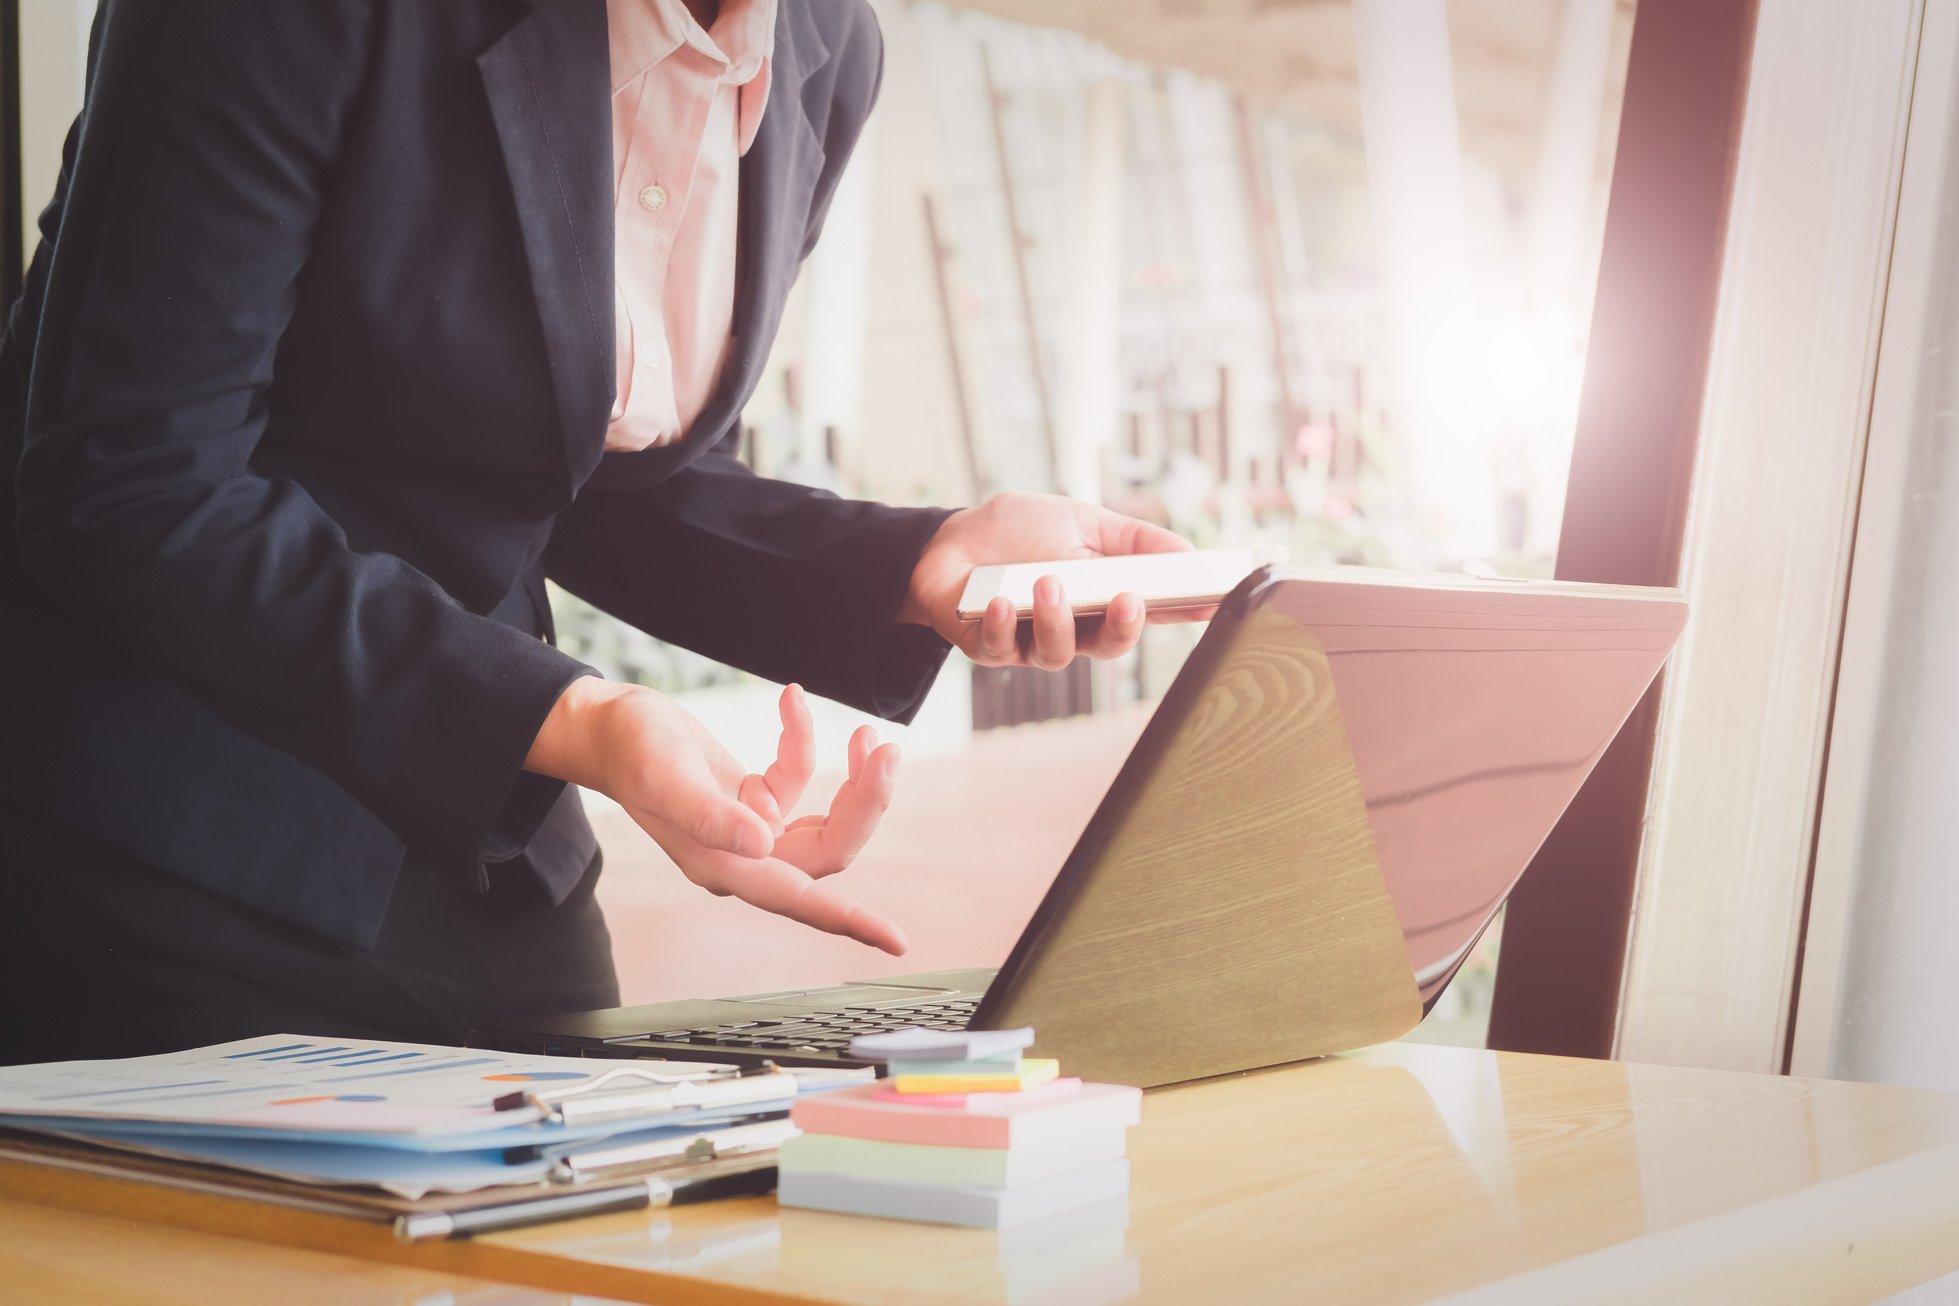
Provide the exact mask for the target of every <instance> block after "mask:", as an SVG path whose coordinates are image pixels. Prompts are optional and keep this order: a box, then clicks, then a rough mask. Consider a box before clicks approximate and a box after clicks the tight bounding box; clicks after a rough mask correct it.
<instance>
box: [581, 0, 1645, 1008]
mask: <svg viewBox="0 0 1959 1306" xmlns="http://www.w3.org/2000/svg"><path fill="white" fill-rule="evenodd" d="M874 7H875V8H876V9H877V12H878V17H879V19H880V21H881V24H882V26H883V29H884V36H885V43H886V60H885V71H884V83H883V92H882V97H881V99H880V102H879V105H878V109H877V112H876V114H875V115H874V116H873V118H872V123H871V129H870V131H869V133H868V135H867V136H866V138H865V140H864V142H863V143H862V145H860V147H859V149H858V152H857V154H856V155H855V156H854V157H853V159H852V161H851V164H850V168H849V170H848V172H847V173H846V175H845V178H844V181H843V184H842V189H841V191H840V192H839V194H838V196H837V199H836V201H835V203H834V205H833V207H832V209H831V212H830V216H829V219H828V221H827V224H826V227H825V230H824V234H823V239H822V242H821V243H820V244H819V245H818V247H817V249H816V252H815V253H814V254H813V255H812V256H811V258H810V260H809V262H808V263H807V264H806V266H805V268H804V272H803V276H802V279H801V282H800V283H799V285H798V288H797V291H796V295H795V298H794V299H793V300H792V301H791V303H790V306H789V309H788V311H787V313H786V314H785V317H784V326H783V330H782V334H781V336H780V338H779V340H778V342H777V346H776V349H775V351H774V354H773V357H772V359H771V362H770V371H769V376H768V378H767V380H766V381H765V382H764V383H763V385H762V386H761V388H760V390H759V391H758V393H757V396H756V399H755V400H754V402H753V403H752V404H751V405H750V407H749V409H748V412H747V414H746V419H745V420H746V426H747V434H746V443H745V456H746V457H747V459H748V460H749V461H750V463H751V464H752V465H753V466H754V467H755V468H756V469H757V470H758V471H760V472H762V473H764V474H766V475H770V476H778V477H784V478H787V479H791V480H796V481H802V482H805V483H808V484H812V485H820V486H823V487H826V488H829V489H832V490H835V491H836V492H837V493H839V494H843V495H847V496H852V497H864V498H874V499H881V500H885V501H887V502H892V503H906V504H949V505H956V504H964V503H972V502H976V501H977V500H978V499H980V498H983V497H984V496H985V495H987V494H989V493H992V492H994V491H997V490H1003V489H1018V490H1037V491H1053V492H1060V493H1065V494H1070V495H1073V496H1075V497H1077V498H1081V499H1086V500H1090V501H1094V502H1099V503H1104V504H1107V505H1108V506H1110V507H1112V508H1115V509H1118V510H1120V511H1122V512H1126V513H1132V514H1135V515H1138V516H1142V517H1147V518H1149V519H1152V520H1154V521H1158V522H1162V523H1164V524H1166V525H1168V526H1170V527H1172V528H1174V529H1176V530H1178V531H1180V532H1182V533H1183V534H1184V535H1186V536H1188V537H1189V538H1191V539H1193V540H1195V541H1196V542H1197V543H1198V544H1199V545H1203V546H1214V545H1227V546H1262V547H1282V548H1284V549H1286V550H1288V551H1289V553H1290V556H1291V557H1292V559H1293V560H1294V561H1295V562H1302V563H1308V564H1320V563H1367V564H1373V565H1379V566H1392V567H1399V568H1407V569H1414V570H1434V569H1442V570H1466V571H1471V572H1481V573H1486V574H1489V573H1497V574H1508V575H1520V576H1545V575H1549V574H1550V572H1551V568H1552V563H1553V561H1554V554H1555V550H1556V545H1557V539H1558V528H1559V522H1560V518H1561V515H1562V511H1563V504H1564V488H1565V481H1566V474H1567V470H1568V466H1569V461H1570V453H1571V442H1572V433H1573V428H1574V422H1575V417H1576V408H1577V398H1578V385H1579V380H1580V376H1581V372H1582V368H1583V364H1584V355H1585V331H1586V326H1587V324H1588V322H1589V321H1590V315H1591V293H1592V289H1593V287H1594V285H1595V283H1596V279H1597V271H1598V257H1599V253H1598V252H1599V244H1600V235H1601V231H1602V228H1603V221H1604V213H1605V201H1606V195H1607V186H1608V182H1609V180H1610V175H1611V168H1612V153H1613V143H1614V141H1615V139H1616V136H1617V128H1618V107H1619V103H1620V99H1621V95H1622V91H1623V86H1624V79H1625V68H1626V57H1627V46H1628V40H1629V35H1630V31H1631V24H1632V17H1633V5H1632V3H1631V0H1447V3H1443V2H1442V0H1424V2H1422V3H1404V2H1403V0H1394V2H1393V3H1367V2H1365V0H1354V2H1349V0H1317V2H1314V3H1297V4H1285V5H1274V4H1269V3H1260V2H1259V0H1204V2H1203V3H1197V4H1193V3H1189V2H1188V0H1041V2H1040V3H1035V2H1034V0H962V2H960V3H939V2H937V0H932V2H923V0H921V2H914V3H906V2H905V0H876V2H875V6H874ZM556 603H557V607H558V612H559V617H560V632H561V638H562V642H563V643H564V645H565V647H566V648H567V649H569V650H570V651H572V652H573V653H575V654H577V655H578V656H581V657H584V658H586V659H588V660H590V661H592V662H594V663H595V664H597V665H599V666H601V667H602V668H604V669H606V670H607V671H608V673H609V674H613V675H619V676H625V677H630V678H633V679H637V680H640V681H643V682H644V683H647V684H650V685H653V686H655V687H657V688H660V689H663V690H666V691H668V692H671V693H676V694H679V695H680V696H681V697H682V698H683V700H684V701H685V702H686V703H687V704H688V706H689V707H690V708H691V709H692V710H693V711H695V713H696V714H697V715H699V716H701V717H702V718H703V719H704V720H706V721H707V722H708V724H709V725H710V727H711V728H712V729H713V730H714V731H715V733H716V734H717V735H718V736H719V737H721V738H722V739H723V740H724V741H726V742H728V743H729V744H730V746H731V747H734V748H735V750H736V752H737V754H738V755H740V756H741V757H742V758H743V760H744V761H748V762H750V763H751V764H753V765H760V764H762V763H763V762H765V761H766V760H767V758H768V757H769V756H770V755H771V753H770V750H771V748H772V734H771V730H772V725H773V720H774V715H773V707H772V702H771V697H772V695H773V692H774V690H773V687H772V686H768V685H763V684H755V683H746V682H745V680H744V678H743V677H741V676H740V675H739V674H738V673H735V672H732V671H730V670H728V669H727V668H724V667H721V666H718V665H716V664H713V663H710V662H707V661H706V660H704V659H700V658H697V657H694V656H692V655H690V654H687V653H686V652H685V651H684V650H677V649H673V648H670V647H666V646H663V645H660V644H659V643H658V642H656V641H654V640H651V639H650V638H648V637H646V636H644V635H641V634H639V633H638V632H637V631H633V630H631V629H629V628H626V627H623V626H621V625H620V624H619V623H617V622H614V621H612V620H611V619H609V618H607V617H606V616H604V614H601V613H598V612H596V611H594V610H592V609H590V608H587V607H585V606H584V605H582V604H580V603H579V602H578V601H577V600H575V599H572V598H571V597H570V596H568V595H564V594H559V595H557V596H556ZM1199 633H1201V628H1197V627H1188V626H1185V627H1177V626H1165V627H1158V628H1154V629H1152V630H1151V631H1150V632H1149V633H1148V635H1147V637H1146V639H1145V642H1144V644H1143V646H1142V647H1141V648H1140V649H1139V650H1138V651H1137V653H1136V654H1135V655H1134V656H1133V657H1131V658H1129V659H1127V660H1125V661H1123V662H1120V663H1116V664H1112V665H1091V664H1090V663H1088V662H1087V661H1086V660H1083V661H1078V662H1077V663H1076V664H1075V665H1074V666H1073V667H1071V668H1070V669H1069V670H1068V671H1066V672H1064V673H1060V674H1052V673H1046V672H1040V671H1032V670H1010V671H985V670H975V669H973V668H971V667H970V666H968V665H967V664H965V663H964V662H963V661H960V660H959V659H957V658H955V659H953V660H952V661H951V662H950V663H948V665H947V668H946V671H945V673H944V675H943V676H942V677H941V679H940V682H939V684H938V686H937V687H936V689H935V690H934V691H933V694H932V697H931V699H930V700H929V702H928V704H927V706H926V708H925V709H924V711H923V712H922V713H921V715H920V718H919V720H918V722H917V723H916V724H915V725H913V726H912V727H911V728H909V729H904V730H896V729H887V730H886V733H887V735H888V736H891V737H896V738H899V739H901V740H902V741H903V743H904V745H905V748H906V752H907V757H908V764H907V768H906V771H905V773H904V777H903V780H902V782H901V796H900V798H899V801H898V804H897V806H896V807H895V808H894V809H893V810H892V812H891V814H890V816H889V817H888V818H887V820H886V823H885V827H884V829H883V830H882V831H881V832H880V835H879V838H878V840H877V842H876V843H875V844H874V845H873V846H872V848H871V850H870V851H869V852H867V854H866V855H865V857H864V859H863V860H862V862H860V864H859V865H858V867H856V868H854V869H853V871H852V872H851V875H852V878H853V880H855V881H857V884H856V888H855V890H854V891H855V892H858V893H860V894H862V895H863V896H866V897H869V898H871V899H872V900H873V901H876V902H877V903H878V904H879V905H880V906H882V907H884V908H885V909H887V910H890V911H893V912H894V913H895V914H896V915H897V916H898V919H900V920H901V921H903V922H904V923H905V924H906V925H907V926H908V927H909V928H910V930H911V932H912V935H913V941H914V952H913V955H912V957H911V958H910V959H909V961H910V962H915V963H916V964H917V965H918V966H919V967H920V968H926V967H933V966H938V965H941V964H945V965H957V964H994V963H997V962H998V961H999V960H1000V959H1001V958H1002V957H1003V956H1004V955H1005V952H1006V949H1007V947H1008V946H1009V945H1010V944H1011V942H1012V940H1013V937H1014V936H1015V934H1017V933H1018V931H1019V929H1020V926H1021V924H1022V923H1023V922H1024V920H1025V918H1026V916H1027V915H1028V914H1029V913H1030V912H1031V911H1032V909H1033V906H1034V903H1035V901H1036V900H1037V899H1038V897H1039V895H1040V893H1041V892H1042V891H1044V890H1045V888H1046V887H1047V883H1048V880H1049V879H1050V878H1051V876H1052V875H1053V873H1054V871H1055V870H1056V869H1058V868H1059V866H1060V864H1061V860H1062V858H1063V857H1064V856H1065V855H1066V852H1067V850H1068V847H1069V845H1070V844H1072V842H1073V840H1074V837H1075V835H1076V834H1077V833H1079V831H1080V829H1081V827H1082V825H1083V823H1084V822H1085V821H1086V820H1087V818H1088V815H1089V813H1090V812H1091V811H1092V810H1093V808H1094V805H1095V803H1096V802H1097V801H1098V800H1099V798H1100V796H1101V793H1102V790H1103V788H1104V787H1105V786H1106V785H1107V783H1108V781H1109V779H1110V778H1112V777H1113V775H1114V773H1115V770H1116V768H1117V767H1118V766H1119V765H1120V763H1121V761H1122V759H1123V757H1124V755H1125V754H1126V753H1127V751H1128V749H1129V746H1130V744H1131V743H1132V742H1133V740H1134V739H1135V736H1136V734H1137V733H1138V731H1140V729H1141V728H1142V725H1143V723H1144V722H1145V721H1146V720H1147V717H1148V711H1149V705H1150V704H1152V703H1154V702H1155V701H1156V699H1157V698H1158V697H1159V696H1160V695H1161V694H1162V692H1163V691H1164V689H1165V688H1166V687H1167V685H1168V684H1169V682H1170V680H1171V679H1172V678H1173V677H1174V676H1175V674H1176V672H1177V669H1178V667H1179V666H1180V665H1181V663H1182V660H1183V657H1184V655H1185V653H1186V652H1187V651H1188V649H1189V648H1190V647H1191V646H1192V645H1193V644H1194V643H1195V640H1196V638H1197V635H1198V634H1199ZM826 715H827V716H828V719H826V720H824V721H823V722H822V723H821V725H822V729H823V737H824V740H825V743H826V745H827V746H828V747H829V748H830V749H831V750H832V751H831V755H832V756H840V753H841V748H842V742H843V740H844V738H845V737H846V735H847V732H848V730H849V729H851V728H852V727H853V726H854V724H855V723H856V721H857V719H858V718H856V717H854V716H853V715H852V714H850V713H847V712H845V711H843V710H842V709H837V710H835V711H834V712H831V713H828V714H826ZM598 820H599V822H600V828H601V831H602V833H603V834H604V836H605V837H606V840H607V845H608V851H609V853H610V854H611V855H612V859H613V869H612V872H610V873H609V874H608V878H607V881H606V884H607V890H606V892H607V900H608V908H609V909H610V910H611V912H612V919H613V921H614V927H615V931H616V933H617V934H618V938H619V951H620V966H621V970H622V975H623V977H624V982H625V984H626V987H627V989H628V997H629V999H636V998H653V997H666V996H679V995H681V994H683V993H689V992H699V991H703V990H702V989H701V988H700V987H699V986H700V985H701V984H702V983H703V982H704V981H703V980H702V979H701V974H702V970H703V969H704V968H706V969H708V970H709V971H710V972H712V971H713V970H714V968H715V967H716V966H717V965H719V966H721V967H723V968H725V967H727V966H728V964H729V963H728V961H726V960H722V961H720V962H717V961H716V956H717V955H718V956H719V957H722V958H727V956H728V954H727V953H726V952H725V951H724V950H722V949H719V948H704V947H703V946H702V945H701V944H700V943H699V942H698V940H699V939H700V938H702V937H703V935H706V934H711V935H712V936H713V937H717V938H721V939H726V938H728V937H729V931H734V932H735V934H736V936H737V937H748V938H754V939H757V940H758V950H757V952H756V953H754V954H750V953H748V952H747V951H746V950H743V951H742V956H741V960H740V963H739V965H740V977H739V978H740V982H742V983H746V984H747V986H748V987H749V988H763V989H767V988H774V987H786V986H790V985H793V984H799V983H809V982H815V981H819V980H831V979H838V978H845V977H847V972H848V970H849V968H850V967H851V966H860V967H861V966H866V965H868V966H870V967H871V968H872V970H873V971H875V969H876V968H877V966H878V964H879V961H880V960H881V959H878V958H866V957H861V956H857V955H854V953H853V950H852V949H851V945H848V944H837V943H834V942H833V941H829V940H822V939H815V938H805V937H801V935H800V934H799V933H798V932H796V931H795V930H794V927H790V928H788V929H783V928H781V927H780V924H779V923H776V922H764V921H758V920H756V919H754V918H753V916H752V913H746V912H744V911H743V910H742V909H741V908H739V907H738V906H735V907H733V908H730V907H729V906H728V905H727V904H721V903H699V902H694V901H693V899H692V895H691V892H690V891H689V890H688V886H686V885H685V884H684V883H682V882H679V881H678V879H677V877H676V876H675V875H674V874H673V873H672V871H671V870H670V869H668V868H665V867H663V866H660V865H659V854H658V851H657V849H654V848H652V847H651V845H650V844H649V843H647V842H646V841H645V840H644V838H643V837H642V836H640V835H639V834H638V832H637V831H636V830H634V829H632V828H631V826H630V822H628V821H626V820H625V819H624V818H623V814H620V813H617V812H609V813H608V812H600V813H599V814H598ZM1003 826H1004V827H1008V828H1001V827H1003ZM948 833H951V834H952V835H954V836H955V837H952V838H947V837H946V836H947V834H948ZM649 861H650V862H651V863H653V867H652V869H654V871H655V872H656V873H655V874H651V875H643V874H637V873H624V874H622V873H620V872H621V869H622V867H624V866H631V867H633V868H635V869H636V868H637V867H638V866H639V865H640V864H641V863H643V862H649ZM676 885H678V888H677V889H676V887H675V886H676ZM699 917H712V918H713V920H712V922H709V921H707V920H702V919H699ZM710 923H711V924H712V925H713V926H714V927H715V928H714V929H713V930H712V931H706V930H694V929H691V928H690V927H697V926H704V925H708V924H710ZM1497 934H1498V931H1492V933H1491V934H1490V935H1489V936H1487V937H1486V939H1485V941H1484V943H1483V944H1482V945H1481V947H1480V949H1479V951H1478V954H1477V955H1476V957H1475V958H1474V959H1473V960H1472V962H1471V963H1470V964H1469V965H1468V966H1467V967H1466V968H1465V970H1464V971H1463V973H1462V975H1461V976H1460V978H1459V979H1458V980H1457V981H1456V983H1455V984H1454V985H1453V986H1452V988H1451V989H1450V990H1449V991H1448V994H1447V995H1446V996H1445V1000H1444V1002H1443V1003H1442V1004H1441V1005H1440V1006H1439V1007H1438V1009H1437V1011H1436V1013H1435V1015H1434V1016H1433V1017H1432V1018H1431V1021H1430V1026H1429V1028H1428V1029H1426V1030H1425V1036H1429V1037H1437V1038H1444V1039H1448V1040H1451V1041H1463V1042H1471V1043H1480V1042H1481V1041H1482V1037H1483V1029H1484V1025H1485V1022H1486V1020H1487V1012H1488V1002H1489V996H1490V992H1491V987H1492V968H1493V966H1494V963H1495V956H1496V951H1497ZM764 937H766V940H767V946H766V947H761V946H759V942H760V940H761V939H763V938H764ZM707 982H708V983H709V985H710V987H711V983H712V981H707Z"/></svg>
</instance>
